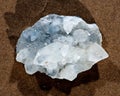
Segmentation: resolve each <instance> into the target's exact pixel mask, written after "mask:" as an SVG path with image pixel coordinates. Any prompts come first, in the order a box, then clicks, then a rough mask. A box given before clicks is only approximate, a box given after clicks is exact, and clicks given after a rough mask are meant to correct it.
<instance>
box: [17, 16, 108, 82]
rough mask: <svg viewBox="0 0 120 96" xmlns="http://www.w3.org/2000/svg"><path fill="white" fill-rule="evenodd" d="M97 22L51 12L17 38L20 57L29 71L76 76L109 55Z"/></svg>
mask: <svg viewBox="0 0 120 96" xmlns="http://www.w3.org/2000/svg"><path fill="white" fill-rule="evenodd" d="M101 42H102V36H101V33H100V31H99V28H98V26H97V25H96V24H87V23H86V22H85V21H84V20H83V19H81V18H80V17H76V16H63V15H56V14H50V15H47V16H45V17H43V18H41V19H40V20H38V21H37V22H36V23H35V24H34V25H33V26H32V27H28V28H27V29H25V30H24V31H23V32H22V34H21V36H20V38H19V39H18V42H17V46H16V47H17V48H16V53H17V56H16V60H17V61H18V62H21V63H23V64H24V66H25V71H26V72H27V73H28V74H34V73H35V72H37V71H39V72H41V73H45V74H47V75H48V76H50V77H52V78H58V79H67V80H70V81H72V80H74V79H75V78H76V77H77V75H78V74H79V73H81V72H83V71H86V70H89V69H90V68H91V67H92V66H93V65H94V64H95V63H97V62H99V61H100V60H103V59H105V58H107V57H108V54H107V53H106V51H105V50H104V49H103V48H102V46H101Z"/></svg>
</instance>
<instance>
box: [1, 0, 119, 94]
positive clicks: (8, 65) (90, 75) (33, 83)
mask: <svg viewBox="0 0 120 96" xmlns="http://www.w3.org/2000/svg"><path fill="white" fill-rule="evenodd" d="M46 1H47V2H46ZM50 13H56V14H62V15H76V16H80V17H82V18H83V19H84V20H86V21H87V22H88V23H97V25H98V26H99V28H100V30H101V32H102V34H103V47H104V48H105V49H106V51H107V52H108V53H109V55H110V57H109V58H108V59H106V60H103V61H101V62H99V63H98V64H97V65H95V66H93V68H92V69H91V70H89V71H87V72H83V73H81V74H79V75H78V78H77V79H75V80H74V81H73V82H69V81H67V80H53V79H51V78H49V77H48V76H46V75H44V74H40V73H36V74H34V75H33V76H30V75H28V74H26V73H25V70H24V67H23V65H22V64H20V63H18V62H16V61H15V45H16V42H17V39H18V37H19V35H20V33H21V31H22V30H24V29H25V28H26V27H28V26H30V25H32V24H34V23H35V22H36V21H37V20H38V19H39V18H40V17H42V16H45V15H47V14H50ZM0 96H120V0H79V1H78V0H0Z"/></svg>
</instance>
